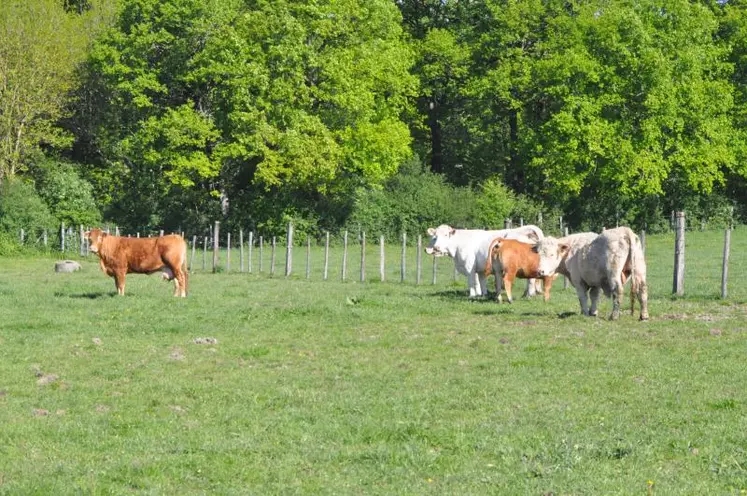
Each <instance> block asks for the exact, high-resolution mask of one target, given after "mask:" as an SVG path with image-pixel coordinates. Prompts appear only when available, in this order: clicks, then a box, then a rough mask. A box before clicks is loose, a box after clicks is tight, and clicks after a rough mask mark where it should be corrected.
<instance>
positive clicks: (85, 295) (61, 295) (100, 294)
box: [54, 291, 117, 300]
mask: <svg viewBox="0 0 747 496" xmlns="http://www.w3.org/2000/svg"><path fill="white" fill-rule="evenodd" d="M54 295H55V297H57V298H82V299H88V300H96V299H98V298H113V297H114V296H116V295H117V293H114V292H108V293H104V292H98V293H78V294H67V293H61V292H59V291H58V292H57V293H55V294H54Z"/></svg>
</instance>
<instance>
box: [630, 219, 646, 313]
mask: <svg viewBox="0 0 747 496" xmlns="http://www.w3.org/2000/svg"><path fill="white" fill-rule="evenodd" d="M625 237H626V238H627V240H628V246H629V249H628V260H629V261H630V312H631V313H633V312H634V310H635V298H636V296H639V295H640V294H641V292H642V291H645V290H646V260H645V258H644V255H643V246H642V245H641V240H640V238H639V237H638V236H637V235H636V234H635V233H634V232H633V231H632V230H630V229H628V230H627V232H626V233H625Z"/></svg>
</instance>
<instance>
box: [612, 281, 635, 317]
mask: <svg viewBox="0 0 747 496" xmlns="http://www.w3.org/2000/svg"><path fill="white" fill-rule="evenodd" d="M624 289H625V287H624V286H623V284H622V280H621V279H620V277H619V276H618V277H617V278H616V280H615V281H614V287H613V288H612V315H610V320H617V319H619V318H620V306H621V305H622V298H623V291H624ZM631 291H632V289H631Z"/></svg>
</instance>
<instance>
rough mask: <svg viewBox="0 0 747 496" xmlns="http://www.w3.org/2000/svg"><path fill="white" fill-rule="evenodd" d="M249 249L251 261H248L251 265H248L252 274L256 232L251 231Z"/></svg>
mask: <svg viewBox="0 0 747 496" xmlns="http://www.w3.org/2000/svg"><path fill="white" fill-rule="evenodd" d="M247 248H249V253H247V255H249V260H248V262H249V263H248V264H247V265H248V266H249V267H248V269H249V273H250V274H251V273H252V250H253V249H254V231H249V246H248V247H247Z"/></svg>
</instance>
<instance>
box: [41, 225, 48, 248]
mask: <svg viewBox="0 0 747 496" xmlns="http://www.w3.org/2000/svg"><path fill="white" fill-rule="evenodd" d="M42 236H44V248H46V247H47V242H48V241H49V236H48V235H47V230H46V229H45V230H44V234H43V235H42Z"/></svg>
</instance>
